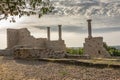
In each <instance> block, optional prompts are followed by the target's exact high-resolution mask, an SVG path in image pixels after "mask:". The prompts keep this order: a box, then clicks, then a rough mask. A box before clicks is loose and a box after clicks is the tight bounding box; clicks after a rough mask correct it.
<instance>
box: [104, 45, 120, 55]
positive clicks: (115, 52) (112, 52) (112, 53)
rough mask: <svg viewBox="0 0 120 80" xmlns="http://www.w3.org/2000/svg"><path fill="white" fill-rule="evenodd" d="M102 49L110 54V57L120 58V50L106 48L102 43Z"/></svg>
mask: <svg viewBox="0 0 120 80" xmlns="http://www.w3.org/2000/svg"><path fill="white" fill-rule="evenodd" d="M104 47H105V48H106V50H107V51H108V52H109V53H110V55H111V56H120V50H118V49H116V48H114V47H110V46H107V44H106V43H104Z"/></svg>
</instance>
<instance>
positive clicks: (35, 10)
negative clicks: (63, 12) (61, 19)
mask: <svg viewBox="0 0 120 80" xmlns="http://www.w3.org/2000/svg"><path fill="white" fill-rule="evenodd" d="M53 9H54V7H53V6H52V4H51V3H50V1H49V0H0V20H2V19H7V18H8V17H9V16H19V18H20V17H22V16H24V15H27V16H30V15H36V14H38V17H39V18H40V17H41V16H42V15H44V14H47V13H49V12H51V11H52V10H53ZM11 21H12V22H15V20H14V18H12V19H11Z"/></svg>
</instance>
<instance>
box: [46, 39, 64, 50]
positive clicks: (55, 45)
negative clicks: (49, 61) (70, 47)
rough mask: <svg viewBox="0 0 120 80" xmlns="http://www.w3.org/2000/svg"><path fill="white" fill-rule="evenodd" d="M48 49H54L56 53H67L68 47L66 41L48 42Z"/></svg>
mask: <svg viewBox="0 0 120 80" xmlns="http://www.w3.org/2000/svg"><path fill="white" fill-rule="evenodd" d="M46 45H47V48H49V49H53V50H54V51H63V52H66V45H65V43H64V40H57V41H47V44H46Z"/></svg>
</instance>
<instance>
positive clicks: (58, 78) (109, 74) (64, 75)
mask: <svg viewBox="0 0 120 80" xmlns="http://www.w3.org/2000/svg"><path fill="white" fill-rule="evenodd" d="M0 80H120V69H112V68H104V69H100V68H90V67H84V66H75V65H69V64H60V63H51V62H41V61H26V60H13V59H4V58H2V57H0Z"/></svg>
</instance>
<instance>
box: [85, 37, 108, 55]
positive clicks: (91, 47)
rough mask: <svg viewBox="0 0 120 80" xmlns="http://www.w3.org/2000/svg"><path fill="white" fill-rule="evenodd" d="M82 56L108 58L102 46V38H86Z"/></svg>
mask: <svg viewBox="0 0 120 80" xmlns="http://www.w3.org/2000/svg"><path fill="white" fill-rule="evenodd" d="M84 54H85V55H88V56H91V57H110V54H109V53H108V52H107V50H106V49H105V48H104V46H103V38H102V37H92V38H86V39H85V43H84Z"/></svg>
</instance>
